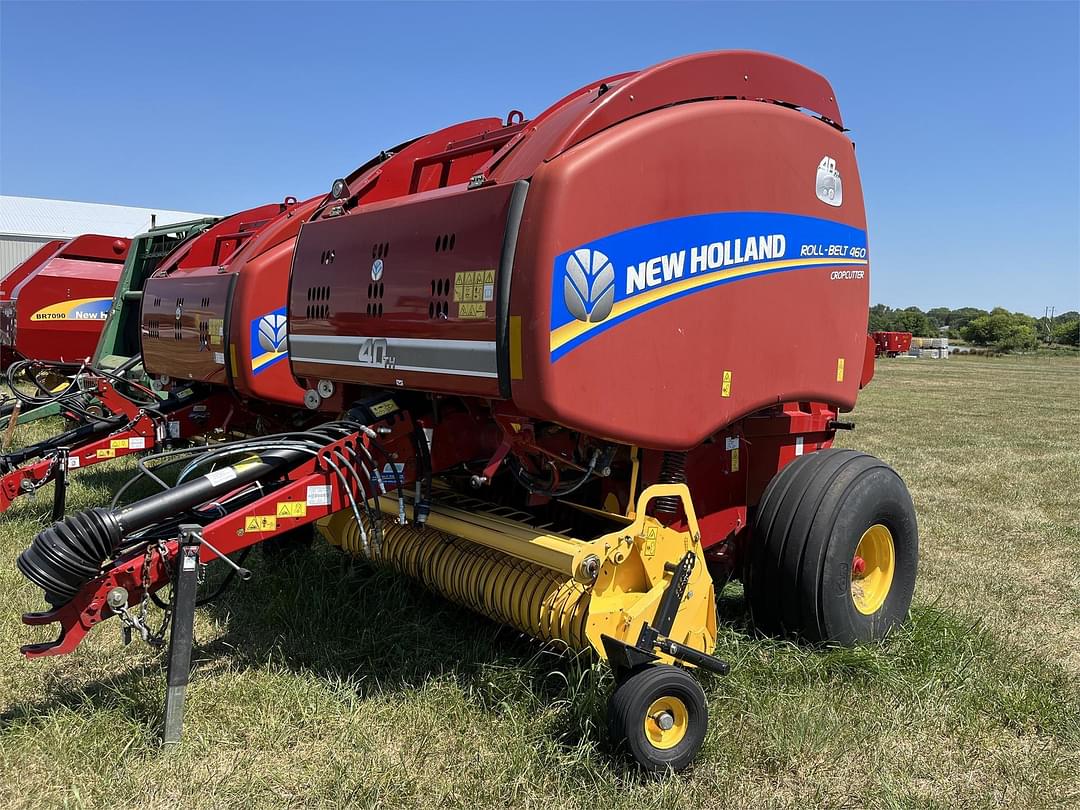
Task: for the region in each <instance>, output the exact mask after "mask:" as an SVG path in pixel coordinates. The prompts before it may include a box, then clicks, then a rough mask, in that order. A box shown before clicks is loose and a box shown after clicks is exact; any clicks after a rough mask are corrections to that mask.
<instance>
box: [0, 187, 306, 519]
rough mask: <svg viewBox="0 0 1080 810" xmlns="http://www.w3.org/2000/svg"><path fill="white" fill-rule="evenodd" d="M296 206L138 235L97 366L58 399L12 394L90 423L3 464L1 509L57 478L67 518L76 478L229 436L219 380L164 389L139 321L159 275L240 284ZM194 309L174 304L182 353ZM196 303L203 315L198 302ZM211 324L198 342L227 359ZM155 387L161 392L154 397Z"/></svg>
mask: <svg viewBox="0 0 1080 810" xmlns="http://www.w3.org/2000/svg"><path fill="white" fill-rule="evenodd" d="M295 207H296V201H295V200H292V199H289V200H286V202H285V203H274V204H269V205H264V206H259V207H257V208H252V209H249V210H246V211H241V212H239V213H237V214H234V215H232V216H230V217H225V218H223V219H216V218H215V219H205V220H199V221H196V222H191V223H183V224H181V225H179V226H169V228H167V229H158V230H156V231H151V232H149V233H147V234H144V235H142V236H140V237H137V238H136V240H135V243H134V247H133V248H132V254H134V255H133V257H132V261H129V262H128V264H127V265H125V270H124V274H123V277H122V279H121V282H120V287H119V289H118V290H117V292H116V296H115V298H113V299H109V303H110V304H112V310H111V312H110V315H109V317H110V320H109V322H108V323H107V324H106V328H105V330H104V332H103V334H102V336H101V339H100V340H99V342H98V345H97V347H96V350H92V352H93V361H92V362H91V363H88V364H86V363H84V364H83V365H81V366H80V367H79V368H78V370H77V373H76V374H75V376H74V379H73V380H72V381H71V382H70V384H68V385H66V386H64V387H63V388H62V389H61V390H60V391H58V392H48V393H43V394H41V395H37V396H33V397H29V396H26V395H23V394H20V393H18V391H17V389H14V388H13V390H14V391H15V392H16V396H18V397H20V398H22V399H24V400H28V401H31V402H34V403H42V402H47V403H48V406H41V408H39V410H45V408H46V407H52V408H56V409H62V410H64V411H65V412H66V413H68V414H70V415H71V416H73V417H76V418H79V417H81V420H80V422H81V423H80V424H77V425H76V426H75V427H73V428H71V429H69V430H66V431H64V432H63V433H60V434H59V435H57V436H53V437H51V438H49V439H45V440H43V441H41V442H38V443H36V444H34V445H30V446H28V447H24V448H21V449H19V450H16V451H13V452H11V453H8V454H6V455H4V456H2V457H0V511H3V510H4V509H7V508H8V507H9V506H10V505H11V503H12V501H13V500H14V499H15V498H16V497H18V496H19V495H24V494H32V493H34V492H36V491H37V490H38V489H40V488H41V487H43V486H44V485H45V484H47V483H49V482H50V481H56V488H55V491H54V493H55V494H54V500H53V514H54V517H55V518H59V517H60V515H61V514H62V512H63V509H64V495H65V479H66V476H67V473H68V471H70V470H73V469H81V468H85V467H89V466H93V465H95V464H99V463H102V462H104V461H109V460H112V459H114V458H119V457H122V456H125V455H129V454H132V453H143V452H146V451H148V450H150V449H152V448H154V447H157V446H159V445H161V444H163V443H168V442H169V441H173V440H181V439H188V438H191V437H194V436H199V435H204V434H207V433H211V432H214V431H219V432H220V431H222V430H224V429H225V428H226V427H227V423H228V422H229V420H230V417H231V416H233V415H234V414H235V412H236V410H237V409H236V406H235V403H234V402H233V400H232V397H230V396H229V395H228V393H227V392H226V391H225V390H224V389H223V388H222V389H219V388H215V387H214V386H212V385H204V384H201V383H203V382H214V381H213V380H207V381H203V380H201V379H200V380H194V375H185V376H184V377H182V378H181V379H179V380H175V381H174V380H169V381H167V384H166V385H162V384H160V383H161V381H159V380H154V381H151V380H150V379H149V378H148V377H147V372H146V370H145V369H144V366H143V362H142V345H141V340H143V339H145V336H143V337H142V338H141V337H140V319H139V313H140V309H141V304H142V301H143V298H144V293H145V292H146V289H147V287H148V286H150V288H151V289H152V286H151V285H152V282H153V281H154V280H155V279H157V278H168V277H170V276H172V275H177V276H180V277H184V276H185V274H187V273H190V272H192V271H198V270H199V269H202V268H205V267H206V266H207V265H209V266H210V271H211V272H213V273H215V274H218V275H219V276H220V277H222V278H226V279H232V278H233V276H231V275H228V271H230V270H231V269H232V268H231V265H232V263H233V261H234V260H235V259H236V258H237V257H238V256H239V255H240V251H241V248H243V247H245V246H246V245H248V244H250V242H251V241H253V239H254V237H256V236H257V235H258V234H259V233H260V232H261V231H262V230H263V229H264V228H265V227H266V226H267V225H268V224H269V223H271V222H273V221H275V218H276V217H278V216H282V217H284V216H286V215H287V214H288V213H289V212H291V211H292V210H293V209H294V208H295ZM286 276H287V266H286V269H285V270H284V271H283V272H282V273H281V278H280V279H278V281H279V285H278V286H279V289H278V292H277V297H278V298H279V299H280V301H281V302H282V303H283V302H284V285H283V284H282V283H281V282H283V281H284V280H285V279H286ZM195 292H196V293H199V292H201V290H195ZM150 294H152V293H150ZM185 303H186V301H185V300H184V299H183V298H177V299H176V301H175V302H174V303H173V305H172V306H174V307H175V310H176V312H175V313H174V312H173V311H170V313H169V315H170V319H169V321H168V326H167V328H166V329H165V330H164V332H165V335H166V338H167V339H169V340H170V341H171V343H172V347H173V349H172V350H173V351H174V352H175V351H177V350H179V349H181V347H182V345H186V343H185V342H184V341H183V340H182V338H183V334H182V323H181V315H182V311H183V306H184V304H185ZM192 303H193V305H194V306H193V308H194V309H195V310H196V311H198V302H196V301H193V302H192ZM209 326H210V325H209V324H207V323H200V324H197V325H196V328H195V330H194V335H193V339H194V341H195V343H196V345H197V346H199V347H200V348H201V349H202V351H204V352H206V353H208V354H212V355H213V356H214V357H215V358H216V357H220V356H221V355H222V351H223V342H224V339H225V338H224V329H223V326H222V324H221V322H217V323H215V324H213V327H214V328H213V329H212V330H211V329H210V328H209ZM150 331H151V334H152V335H153V336H154V337H157V336H158V334H159V332H161V331H162V330H161V329H160V327H159V326H158V324H157V322H155V323H154V324H153V329H152V330H150ZM211 331H212V332H213V334H211ZM33 366H34V368H35V370H37V371H40V370H42V369H44V370H49V369H52V368H54V367H55V366H53V365H51V364H49V363H43V362H36V361H35V362H34V364H33ZM61 368H64V369H67V367H66V366H64V367H61ZM68 370H70V369H68ZM150 385H154V386H155V387H156V388H157V389H158V390H157V391H156V392H155V391H153V390H151V389H150V388H149V387H148V386H150ZM293 387H294V388H295V384H293ZM297 401H298V402H299V399H298V400H297ZM238 421H242V420H239V419H238Z"/></svg>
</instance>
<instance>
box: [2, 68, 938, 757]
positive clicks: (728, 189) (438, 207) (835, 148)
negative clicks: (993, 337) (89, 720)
mask: <svg viewBox="0 0 1080 810" xmlns="http://www.w3.org/2000/svg"><path fill="white" fill-rule="evenodd" d="M844 131H845V130H844V127H843V123H842V121H841V117H840V111H839V108H838V107H837V104H836V101H835V97H834V93H833V90H832V88H831V87H830V86H829V84H828V82H827V81H826V80H825V79H824V78H822V77H821V76H819V75H818V74H816V73H814V72H812V71H810V70H808V69H806V68H804V67H801V66H799V65H796V64H794V63H792V62H789V61H787V60H785V59H781V58H778V57H774V56H768V55H765V54H759V53H753V52H745V51H729V52H716V53H705V54H696V55H692V56H687V57H682V58H679V59H673V60H670V61H668V62H664V63H661V64H659V65H656V66H653V67H651V68H647V69H645V70H641V71H636V72H632V73H626V74H620V75H617V76H611V77H608V78H606V79H603V80H601V81H597V82H593V83H591V84H589V85H586V86H585V87H583V88H581V89H579V90H578V91H576V92H574V93H571V94H569V95H567V96H566V97H564V98H563V99H562V100H560V101H559V102H557V103H556V104H554V105H553V106H552V107H550V108H548V109H547V110H545V111H544V112H542V113H541V114H540V115H538V116H536V117H535V118H533V119H531V120H530V119H526V118H525V117H524V116H523V115H522V114H520V113H517V112H514V113H511V115H509V116H508V117H507V118H506V120H505V121H499V120H497V119H487V120H481V121H479V122H470V123H468V124H463V125H460V128H459V129H453V128H452V129H451V130H446V131H441V132H439V133H435V134H434V135H431V136H427V137H425V138H421V139H418V140H416V141H413V142H411V143H409V144H405V145H403V146H402V147H399V148H398V149H396V150H392V154H386V153H384V154H383V155H381V156H380V157H379V158H378V159H376V160H375V161H373V162H372V163H371V164H369V165H368V166H366V167H364V168H363V169H362V170H360V171H358V172H355V173H353V174H352V175H350V176H348V177H343V178H341V179H340V180H337V181H335V182H334V183H333V185H332V190H331V193H330V196H329V198H327V199H325V200H323V201H322V202H321V203H320V204H318V205H314V206H312V205H311V204H310V203H308V204H305V205H304V206H300V207H298V209H297V216H296V217H295V221H290V222H284V221H281V220H280V219H279V221H278V225H277V226H274V228H275V230H273V231H271V230H267V231H266V232H265V233H267V234H269V233H271V232H273V233H275V236H274V237H273V238H270V237H269V236H265V237H264V242H265V244H264V245H263V246H262V247H260V248H256V245H255V243H254V242H253V243H252V244H250V245H249V246H248V247H247V248H246V249H245V251H241V252H240V254H238V257H239V258H238V260H237V261H238V262H240V260H241V258H242V259H243V261H244V262H246V263H247V264H246V267H247V269H246V270H245V269H240V270H239V272H238V274H237V278H235V279H232V280H229V279H224V278H219V277H218V273H217V271H215V270H214V269H213V265H212V263H208V262H192V263H191V265H190V267H189V268H186V269H185V268H183V267H179V266H178V267H177V269H176V270H175V271H174V272H172V273H171V274H170V273H169V272H167V271H163V273H162V277H161V278H160V280H158V279H155V280H154V281H153V282H152V283H151V284H150V285H148V286H147V292H146V295H147V298H145V299H144V301H143V314H142V324H143V326H142V329H143V335H144V347H145V351H146V359H147V364H148V367H150V368H152V369H153V370H154V371H155V372H156V373H159V374H162V375H165V376H168V377H170V378H174V379H192V380H194V379H201V380H207V381H211V382H214V383H216V384H221V383H222V381H225V383H227V384H228V385H230V386H232V387H233V388H234V390H235V391H236V393H237V394H238V396H239V399H240V400H241V401H243V400H244V398H245V397H246V398H250V399H252V400H255V399H269V400H272V401H273V403H264V404H263V407H273V408H274V409H279V408H282V409H285V410H282V411H281V412H282V413H287V412H288V409H289V408H290V406H294V405H295V403H296V402H297V401H298V400H299V398H300V395H301V392H303V403H304V407H305V408H306V409H307V412H308V413H311V414H312V415H314V414H316V413H324V414H332V415H333V416H334V417H336V418H332V419H331V420H330V421H324V422H322V423H321V424H320V423H308V424H306V425H305V428H304V430H302V431H294V432H291V433H286V432H283V433H280V434H277V435H257V436H251V437H249V438H246V439H243V440H239V441H235V442H226V443H222V444H217V445H213V446H207V447H196V448H192V449H191V450H190V451H189V453H190V455H188V456H186V457H184V456H177V455H175V454H173V455H172V456H170V457H169V458H166V459H162V460H161V461H162V463H169V464H171V463H174V462H176V460H177V458H182V459H183V460H185V461H186V466H185V467H184V468H183V470H182V471H181V472H180V474H179V476H178V478H177V480H176V481H175V483H172V484H170V485H168V486H167V488H166V489H165V490H164V491H163V492H162V493H160V494H159V495H156V496H154V497H152V498H148V499H145V500H142V501H138V502H135V503H132V504H128V505H125V506H122V507H117V508H98V509H91V510H85V511H83V512H80V513H76V514H74V515H71V516H69V517H67V518H65V519H64V520H62V521H59V522H58V523H56V524H55V525H54V526H52V527H51V528H49V529H47V530H45V531H44V532H42V533H41V534H40V535H39V536H38V537H37V538H35V540H34V542H33V544H32V545H31V547H30V548H28V549H27V550H26V551H25V552H23V554H22V555H21V556H20V558H19V562H18V564H19V567H20V570H22V572H23V573H24V574H25V575H26V576H27V577H28V578H29V579H31V581H33V582H35V583H36V584H38V585H39V586H40V587H42V589H43V590H44V592H45V596H46V599H47V601H48V602H49V603H50V604H51V605H52V609H51V610H49V611H48V612H45V613H39V614H28V615H27V616H26V617H24V621H26V622H27V623H28V624H33V625H39V624H48V623H52V622H57V623H59V624H60V626H61V634H60V637H59V638H58V639H57V640H56V641H54V642H51V643H46V644H38V645H31V646H29V647H27V648H25V651H26V653H27V654H28V655H29V656H42V655H54V654H59V653H64V652H68V651H70V650H72V649H73V648H74V647H75V646H76V645H77V644H78V643H79V641H80V640H81V639H82V637H83V636H84V635H85V634H86V632H87V631H88V630H89V628H90V627H92V626H93V625H94V624H96V623H97V622H99V621H101V620H102V619H104V618H107V617H109V616H112V615H118V616H119V617H120V620H121V624H122V626H123V627H124V629H125V631H126V632H128V633H130V632H132V631H138V632H139V633H140V634H141V635H142V636H143V637H144V638H146V639H148V640H151V641H160V640H161V639H160V637H158V636H156V635H155V634H154V632H153V631H152V630H151V629H150V628H149V627H148V626H147V624H146V622H145V619H144V615H143V612H140V611H136V610H135V607H134V606H136V605H145V603H146V600H147V598H149V595H150V594H151V593H152V592H154V591H156V590H158V589H160V588H162V587H163V586H164V585H165V584H166V583H168V582H172V583H173V584H174V588H173V597H172V601H171V603H170V609H171V610H172V612H173V613H172V616H173V628H174V635H173V641H172V643H171V645H170V649H171V651H170V678H169V683H170V690H169V694H168V698H167V704H166V720H165V726H166V728H165V737H166V739H167V740H175V739H177V738H178V734H179V718H180V716H181V711H182V706H183V692H184V685H185V684H186V682H187V673H188V669H189V664H190V653H191V646H190V632H189V631H190V628H191V622H192V621H193V615H194V605H195V599H194V593H195V582H196V577H197V573H196V572H197V568H198V563H199V562H200V561H201V562H210V561H212V560H214V559H217V558H223V557H225V556H226V555H228V554H230V553H232V552H235V551H242V550H244V549H246V548H248V547H250V546H252V545H253V544H255V543H258V542H260V541H263V540H266V539H269V538H274V537H279V536H281V535H284V534H286V533H288V532H290V531H292V530H295V529H298V528H300V527H303V526H307V525H309V524H311V523H317V525H318V526H319V528H320V529H321V531H322V532H323V533H324V534H325V535H326V536H327V538H328V539H329V540H330V541H331V542H332V543H334V544H336V545H338V546H340V547H341V548H343V549H344V550H346V551H349V552H351V553H355V554H358V555H361V556H363V557H366V558H368V559H371V560H374V561H376V562H379V563H382V564H385V565H389V566H391V567H393V568H395V569H397V570H398V571H401V572H402V573H405V574H407V575H409V576H413V577H415V578H417V579H419V580H421V581H422V582H424V583H425V584H426V585H427V586H428V587H430V588H431V589H432V590H434V591H436V592H438V593H440V594H443V595H444V596H446V597H447V598H449V599H451V600H454V601H456V602H458V603H460V604H462V605H465V606H467V607H469V608H471V609H473V610H476V611H479V612H480V613H483V614H485V615H487V616H490V617H491V618H492V619H493V620H495V621H498V622H502V623H505V624H508V625H511V626H513V627H515V628H517V629H519V630H521V631H522V632H524V633H527V634H529V635H532V636H534V637H536V638H538V639H540V640H542V641H545V642H551V643H554V644H558V645H560V646H562V647H568V648H571V649H591V650H592V651H594V652H595V653H596V654H597V655H599V656H600V657H602V658H604V659H606V660H607V661H608V662H609V663H610V664H611V665H612V667H613V668H614V669H615V672H616V687H615V690H614V692H613V695H612V698H611V706H610V711H609V720H610V724H611V732H612V735H613V737H614V738H615V740H616V741H617V742H618V743H620V744H622V745H624V746H625V747H626V748H627V749H628V750H629V752H630V753H631V755H632V756H633V757H634V759H635V760H636V761H637V762H638V763H639V764H640V765H641V766H642V767H643V768H645V769H647V770H650V771H662V770H666V769H674V770H678V769H681V768H683V767H685V766H686V765H688V764H689V763H690V762H691V761H692V760H693V758H694V757H695V756H696V754H697V752H698V750H699V749H700V746H701V744H702V741H703V739H704V736H705V731H706V724H707V710H706V706H705V696H704V692H703V691H702V689H701V687H700V686H699V685H698V683H697V681H696V680H695V679H694V678H693V677H692V676H691V675H690V674H689V671H688V669H687V668H688V667H689V668H695V667H696V668H700V669H705V670H708V671H711V672H715V673H723V672H726V671H727V664H725V663H724V662H723V661H720V660H718V659H717V658H715V657H714V656H713V651H714V647H715V643H716V637H717V632H718V631H717V624H716V594H717V593H718V592H719V591H721V590H722V589H723V588H724V587H725V585H726V584H727V583H728V582H729V581H730V580H731V579H732V578H739V579H741V580H742V581H743V582H744V584H745V586H746V589H747V596H748V602H749V605H750V609H751V613H752V616H753V619H754V622H755V624H756V625H757V626H758V627H759V628H760V629H762V630H764V631H768V632H777V633H787V634H790V635H793V636H798V637H801V638H804V639H808V640H811V641H813V642H832V643H842V644H851V643H857V642H863V641H872V640H876V639H880V638H881V637H882V636H883V635H884V634H886V633H887V632H888V631H889V630H890V629H891V628H893V627H894V626H896V625H897V624H898V623H899V622H900V621H902V620H903V618H904V617H905V616H906V613H907V610H908V606H909V604H910V601H911V596H912V591H913V588H914V577H915V568H916V563H917V546H918V535H917V527H916V522H915V515H914V509H913V506H912V502H911V498H910V496H909V495H908V492H907V489H906V487H905V486H904V484H903V481H902V480H901V479H900V478H899V476H898V475H897V474H896V473H895V472H894V471H893V470H892V469H890V468H889V467H888V465H886V464H885V463H883V462H881V461H879V460H877V459H875V458H873V457H871V456H868V455H865V454H863V453H858V452H855V451H851V450H837V449H832V448H831V444H832V441H833V437H834V435H835V431H836V430H838V429H845V428H850V427H852V425H851V424H850V423H849V422H846V421H845V420H844V419H843V416H842V414H843V412H845V411H848V410H850V409H851V408H852V407H853V406H854V404H855V401H856V398H857V396H858V392H859V390H860V388H861V387H862V386H864V385H865V384H866V383H867V382H869V380H870V379H871V377H872V375H873V362H874V348H875V346H874V342H873V341H872V340H871V339H870V338H869V337H868V336H867V334H866V325H867V305H868V294H869V257H868V251H867V238H866V221H865V212H864V207H863V198H862V189H861V186H860V183H859V176H858V170H857V167H856V163H855V154H854V147H853V144H852V143H851V141H850V140H848V138H847V137H846V136H845V135H844ZM301 210H302V211H303V217H300V216H299V212H300V211H301ZM301 220H303V224H299V223H300V222H301ZM277 229H280V230H277ZM297 231H298V235H296V236H295V243H293V242H292V238H293V235H294V234H296V233H297ZM275 240H280V241H275ZM271 243H273V244H271ZM277 251H280V253H279V252H277ZM259 256H262V257H264V258H263V259H259V258H258V257H259ZM281 256H289V257H290V258H291V272H290V273H289V279H288V287H287V290H288V291H287V307H286V310H285V312H284V315H285V321H284V323H282V322H281V321H280V320H279V319H278V318H272V319H271V320H269V321H265V323H266V325H267V327H268V332H269V334H268V335H266V339H267V340H268V341H269V343H268V344H262V343H261V342H260V335H263V323H264V320H263V319H264V316H265V315H277V314H280V311H279V309H278V307H280V306H281V305H280V304H278V303H276V301H277V300H279V299H275V298H274V296H275V295H278V294H279V291H280V288H279V287H276V288H275V289H274V290H273V291H272V292H268V289H269V287H267V288H264V287H263V286H262V284H258V285H253V284H250V283H246V282H245V281H244V273H245V272H251V274H252V276H251V278H252V279H254V278H259V279H262V278H264V277H265V278H266V279H271V278H272V279H278V278H281V277H282V272H283V270H282V268H283V267H284V262H283V261H282V260H281ZM254 268H262V269H261V270H256V269H254ZM226 275H227V273H226ZM274 283H275V284H277V283H278V282H274ZM231 313H232V314H231ZM235 313H240V314H235ZM170 316H171V317H170ZM217 322H222V323H221V330H222V331H221V335H222V337H223V340H222V344H221V345H222V347H223V348H222V352H223V354H224V357H223V358H222V362H217V361H216V360H215V358H213V356H212V354H213V352H214V351H216V349H215V348H214V346H215V345H216V344H215V343H214V336H215V335H216V334H217V331H216V330H217ZM170 329H172V330H174V331H173V333H172V340H173V343H174V344H175V345H176V346H177V347H178V348H177V350H176V351H172V352H170V351H169V350H168V348H167V347H168V345H169V344H168V341H169V337H168V335H169V330H170ZM282 330H284V331H282ZM248 336H250V337H248ZM283 340H284V346H285V347H286V349H287V355H288V359H287V361H286V360H285V359H284V358H279V357H277V355H281V354H284V353H285V352H282V351H281V346H282V345H283V344H282V341H283ZM200 341H201V342H200ZM197 343H198V346H197V345H196V344H197ZM260 349H262V350H265V351H262V353H261V354H256V352H258V351H260ZM234 350H235V353H236V354H235V358H234V357H233V354H232V352H233V351H234ZM266 355H270V357H269V358H268V359H267V358H266ZM208 357H209V360H208ZM264 360H265V361H266V362H272V363H274V367H281V368H284V364H285V363H286V362H287V363H288V365H289V368H290V369H291V372H292V375H293V376H294V377H295V378H296V381H297V382H298V383H299V386H298V387H297V386H294V385H293V384H292V383H290V384H288V385H281V384H277V383H275V384H274V385H273V386H272V388H273V390H272V391H269V392H267V393H263V389H261V388H259V386H260V383H261V380H260V377H259V375H258V374H256V373H255V372H256V371H257V370H258V369H259V368H260V367H261V366H260V364H261V363H262V362H263V361H264ZM249 363H250V366H249ZM267 379H269V378H267ZM323 418H327V417H323ZM142 474H143V473H142V472H140V476H141V475H142ZM162 483H164V482H162ZM102 560H105V562H104V564H103V563H102ZM230 564H231V565H232V566H233V567H234V569H236V570H237V571H239V572H240V573H241V575H242V576H243V575H245V574H246V571H245V570H244V569H242V568H240V567H239V564H238V563H236V562H232V561H230ZM178 628H179V629H178ZM673 664H679V666H673Z"/></svg>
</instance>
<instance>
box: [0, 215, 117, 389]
mask: <svg viewBox="0 0 1080 810" xmlns="http://www.w3.org/2000/svg"><path fill="white" fill-rule="evenodd" d="M130 246H131V240H130V239H124V238H120V237H115V236H101V235H98V234H84V235H83V236H76V237H75V238H73V239H69V240H67V241H63V242H62V241H59V240H54V241H52V242H49V243H48V244H46V245H44V246H42V247H41V248H40V249H39V250H38V251H36V252H35V253H34V255H32V256H30V257H29V258H28V259H27V260H26V261H25V262H23V263H22V264H20V265H19V266H18V267H16V268H15V269H14V270H12V271H11V273H10V274H8V276H6V277H5V278H4V281H3V284H2V289H0V351H2V352H3V355H4V359H5V362H4V364H3V365H4V367H5V368H6V367H7V366H8V364H9V363H10V362H11V361H12V360H14V359H16V358H17V357H22V358H28V359H33V360H42V361H45V362H52V363H66V364H75V365H78V363H79V362H80V361H82V360H85V359H87V358H89V357H90V356H91V355H93V353H94V349H95V348H96V347H97V342H98V338H99V337H100V336H101V330H102V327H103V326H104V324H105V319H106V318H108V316H109V310H110V309H111V308H112V301H113V295H114V294H115V293H116V284H117V282H118V281H119V278H120V271H121V270H122V268H123V265H124V260H125V259H127V255H128V249H129V248H130Z"/></svg>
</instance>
